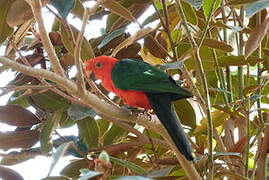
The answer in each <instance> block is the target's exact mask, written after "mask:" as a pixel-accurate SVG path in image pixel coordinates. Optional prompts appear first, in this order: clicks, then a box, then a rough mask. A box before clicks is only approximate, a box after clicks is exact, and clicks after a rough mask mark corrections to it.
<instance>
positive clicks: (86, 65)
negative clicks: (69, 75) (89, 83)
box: [83, 60, 92, 78]
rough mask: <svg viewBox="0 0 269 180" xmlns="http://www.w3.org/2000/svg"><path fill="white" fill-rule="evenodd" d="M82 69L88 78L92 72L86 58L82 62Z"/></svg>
mask: <svg viewBox="0 0 269 180" xmlns="http://www.w3.org/2000/svg"><path fill="white" fill-rule="evenodd" d="M83 69H84V72H85V74H86V76H87V77H88V78H89V77H90V76H91V74H92V68H91V63H90V62H89V60H87V61H85V62H84V63H83Z"/></svg>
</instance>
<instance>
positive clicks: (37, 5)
mask: <svg viewBox="0 0 269 180" xmlns="http://www.w3.org/2000/svg"><path fill="white" fill-rule="evenodd" d="M26 2H27V3H28V4H29V5H30V6H31V8H32V11H33V14H34V17H35V20H36V22H37V24H38V31H39V35H40V38H41V40H42V44H43V46H44V48H45V50H46V52H47V53H48V57H49V60H50V61H51V64H52V67H53V70H54V71H55V72H56V73H57V74H59V75H61V76H64V70H63V68H62V66H61V64H60V62H59V59H58V57H57V55H56V53H55V51H54V49H53V46H52V44H51V41H50V39H49V36H48V33H47V31H46V28H45V24H44V21H43V18H42V13H41V8H42V4H41V0H26Z"/></svg>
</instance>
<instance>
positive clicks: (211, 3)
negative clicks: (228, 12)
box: [203, 0, 221, 18]
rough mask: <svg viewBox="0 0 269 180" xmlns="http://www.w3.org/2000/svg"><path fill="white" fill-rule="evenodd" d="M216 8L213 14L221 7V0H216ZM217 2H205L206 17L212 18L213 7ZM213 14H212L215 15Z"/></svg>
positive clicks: (209, 0) (208, 0)
mask: <svg viewBox="0 0 269 180" xmlns="http://www.w3.org/2000/svg"><path fill="white" fill-rule="evenodd" d="M216 1H217V2H216V3H215V6H214V8H213V12H214V11H215V10H216V9H217V8H219V7H220V3H221V0H216ZM214 2H215V0H204V2H203V10H204V13H205V16H206V17H207V18H208V17H209V16H210V11H211V9H212V8H211V7H212V6H213V4H214ZM213 12H212V13H213Z"/></svg>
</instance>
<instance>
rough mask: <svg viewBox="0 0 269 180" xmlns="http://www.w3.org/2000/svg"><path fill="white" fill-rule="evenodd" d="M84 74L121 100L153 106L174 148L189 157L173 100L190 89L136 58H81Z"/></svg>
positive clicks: (190, 149)
mask: <svg viewBox="0 0 269 180" xmlns="http://www.w3.org/2000/svg"><path fill="white" fill-rule="evenodd" d="M83 67H84V71H85V74H86V77H87V78H90V76H91V74H93V75H94V76H95V78H96V79H99V80H101V84H102V86H103V87H104V88H105V89H106V90H107V91H109V92H113V93H115V94H116V95H117V96H119V97H120V98H121V99H122V100H123V102H124V104H126V105H128V106H131V107H135V108H142V109H145V110H150V109H153V111H154V113H155V114H156V116H157V117H158V119H159V120H160V122H161V124H162V125H163V126H164V127H165V129H166V130H167V132H168V134H169V136H170V137H171V138H172V140H173V142H174V144H175V145H176V147H177V148H178V150H179V151H180V152H181V153H182V154H183V156H184V157H185V158H186V159H187V160H188V161H193V160H194V156H193V153H192V148H191V146H190V143H189V141H188V139H187V137H186V134H185V132H184V129H183V127H182V125H181V123H180V121H179V118H178V116H177V114H176V112H175V109H174V106H173V104H172V102H173V101H176V100H179V99H184V98H191V97H193V95H192V93H191V92H189V91H188V90H186V89H184V88H182V87H181V86H179V85H177V84H176V81H175V80H174V79H173V78H172V77H171V76H169V75H168V74H167V73H165V72H164V71H162V70H161V69H159V68H157V67H155V66H152V65H150V64H148V63H147V62H144V61H142V60H137V59H128V58H124V59H120V60H118V59H116V58H113V57H109V56H104V55H103V56H98V57H95V58H92V59H88V60H85V61H84V62H83Z"/></svg>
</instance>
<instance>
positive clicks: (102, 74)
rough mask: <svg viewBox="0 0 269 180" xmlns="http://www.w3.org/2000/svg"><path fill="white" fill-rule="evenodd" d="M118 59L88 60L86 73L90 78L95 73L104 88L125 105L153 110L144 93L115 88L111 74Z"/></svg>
mask: <svg viewBox="0 0 269 180" xmlns="http://www.w3.org/2000/svg"><path fill="white" fill-rule="evenodd" d="M117 62H118V60H117V59H115V58H112V57H107V56H99V57H97V58H95V59H91V60H87V61H86V62H85V63H84V64H85V67H84V69H85V72H86V74H87V75H88V76H89V74H90V73H93V74H94V75H95V77H96V78H97V79H99V80H101V83H102V85H103V87H104V88H105V89H106V90H107V91H111V92H113V93H115V94H117V95H118V96H119V97H120V98H121V99H122V100H123V102H124V103H125V104H127V105H129V106H133V107H138V108H144V109H151V106H150V103H149V101H148V98H147V96H146V94H145V93H144V92H142V91H130V90H120V89H118V88H116V87H115V85H114V84H113V81H112V78H111V72H112V69H113V67H114V66H115V64H116V63H117Z"/></svg>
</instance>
